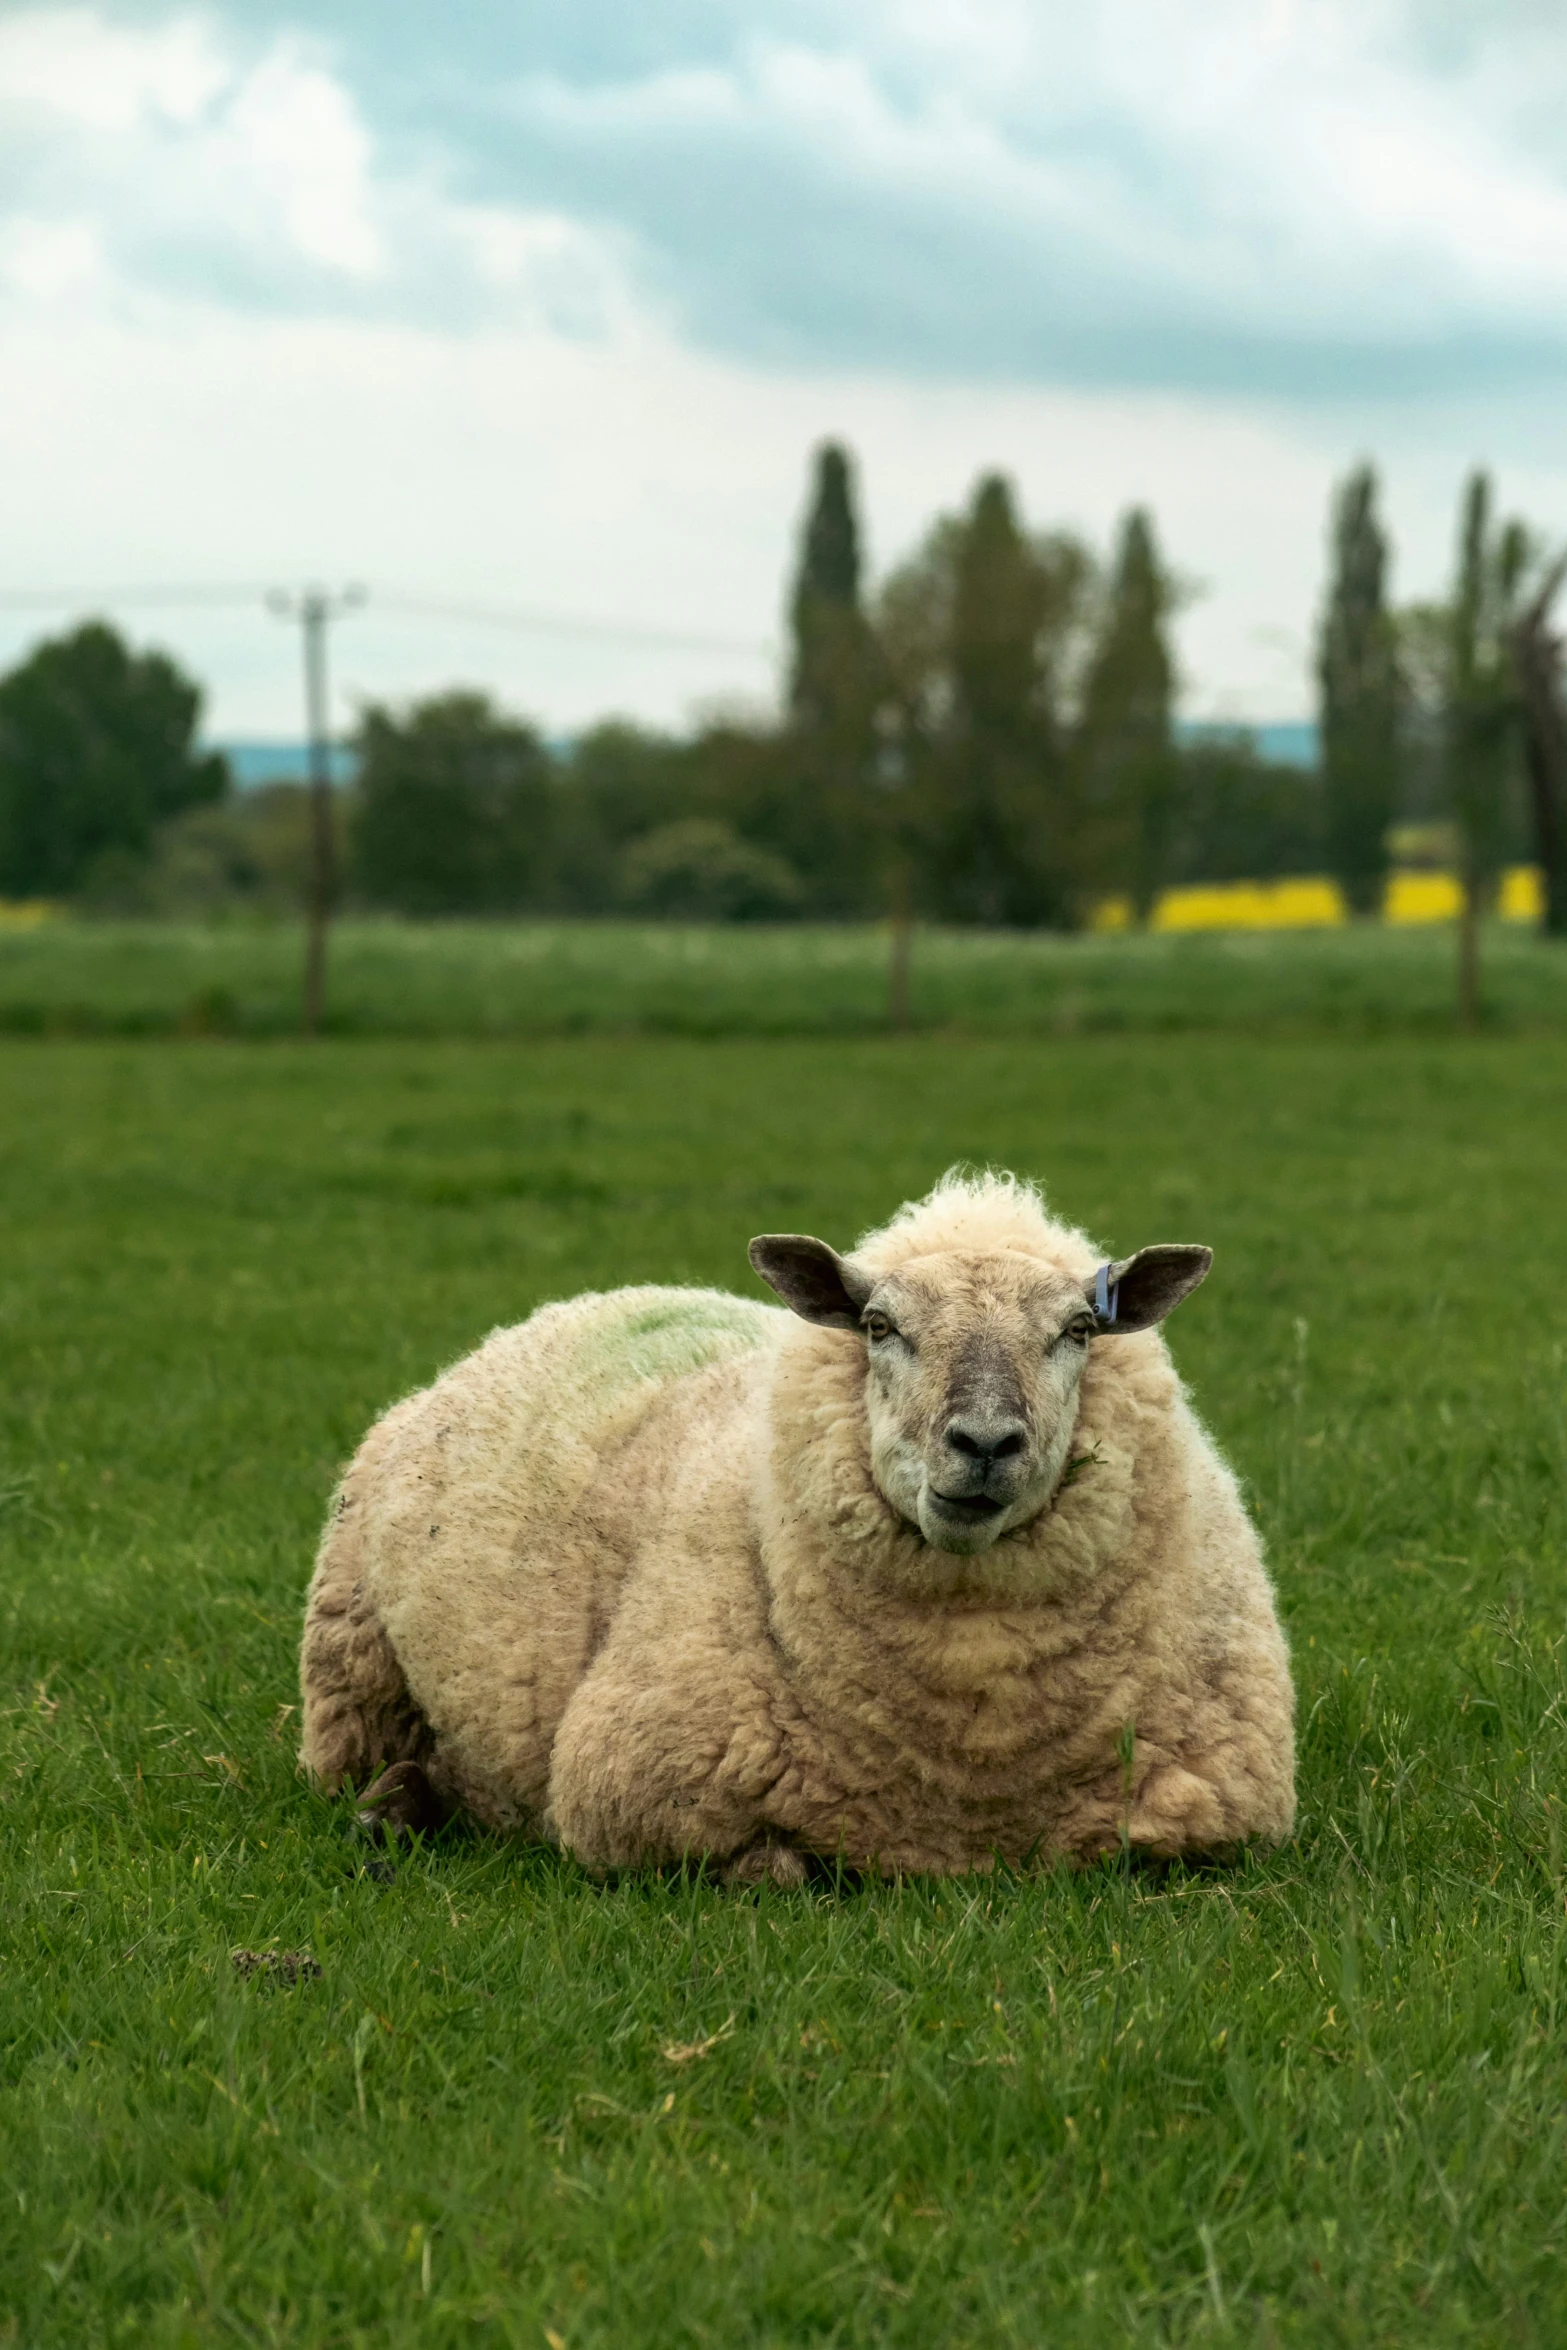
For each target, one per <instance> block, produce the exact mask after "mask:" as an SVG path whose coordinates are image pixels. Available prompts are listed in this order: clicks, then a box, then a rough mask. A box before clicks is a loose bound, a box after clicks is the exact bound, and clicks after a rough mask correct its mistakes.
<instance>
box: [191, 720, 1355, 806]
mask: <svg viewBox="0 0 1567 2350" xmlns="http://www.w3.org/2000/svg"><path fill="white" fill-rule="evenodd" d="M1176 733H1177V734H1178V735H1179V736H1180V738H1181V740H1182V741H1183V742H1189V743H1194V742H1204V741H1214V740H1218V741H1224V740H1226V739H1233V738H1234V737H1235V736H1236V735H1240V736H1242V737H1243V738H1244V739H1245V740H1247V741H1249V742H1252V743H1254V744H1255V745H1256V748H1257V754H1258V756H1259V758H1263V759H1271V760H1273V761H1274V762H1275V763H1276V764H1277V765H1278V766H1280V767H1315V766H1316V764H1317V730H1316V727H1315V726H1314V725H1313V724H1312V722H1311V720H1310V719H1309V718H1281V719H1276V720H1273V721H1271V722H1269V723H1267V724H1264V725H1261V726H1224V725H1216V724H1215V723H1214V722H1213V720H1211V719H1201V720H1195V719H1182V720H1180V721H1179V722H1178V724H1177V726H1176ZM550 747H551V749H552V750H555V751H557V752H564V751H567V750H569V749H570V747H571V744H570V738H569V737H568V738H564V739H562V740H561V741H559V742H555V743H552V744H551V746H550ZM207 748H209V749H211V750H215V751H221V752H222V753H223V755H224V757H225V758H226V759H227V760H228V763H229V767H230V769H231V770H232V772H233V776H234V781H235V783H236V784H237V785H238V787H239V789H240V790H241V791H253V790H254V789H255V788H256V786H257V785H258V784H262V783H308V781H309V780H310V767H309V754H308V753H307V751H306V749H305V746H304V744H303V743H257V742H232V743H211V744H209V745H208V746H207ZM356 765H357V762H356V757H355V753H354V751H353V749H352V748H351V746H350V745H349V744H347V743H334V744H333V746H332V780H333V782H334V783H352V782H353V780H354V774H355V771H356Z"/></svg>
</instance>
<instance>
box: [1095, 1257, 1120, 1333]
mask: <svg viewBox="0 0 1567 2350" xmlns="http://www.w3.org/2000/svg"><path fill="white" fill-rule="evenodd" d="M1120 1310H1121V1284H1120V1282H1119V1281H1112V1280H1111V1278H1110V1268H1109V1266H1108V1265H1101V1266H1100V1268H1099V1270H1098V1272H1097V1273H1096V1274H1095V1275H1094V1312H1095V1313H1096V1314H1097V1315H1098V1317H1099V1320H1100V1323H1101V1324H1102V1326H1103V1327H1104V1328H1105V1329H1106V1330H1108V1329H1111V1328H1112V1327H1113V1326H1114V1323H1115V1318H1116V1315H1117V1314H1118V1313H1119V1312H1120Z"/></svg>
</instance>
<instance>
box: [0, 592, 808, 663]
mask: <svg viewBox="0 0 1567 2350" xmlns="http://www.w3.org/2000/svg"><path fill="white" fill-rule="evenodd" d="M268 593H269V591H268V589H267V587H266V586H265V585H264V584H262V583H261V582H257V583H255V584H254V585H251V584H248V583H241V582H228V581H223V582H218V581H173V582H170V583H168V584H167V585H161V584H156V583H151V582H135V583H132V584H130V585H127V586H122V587H106V586H99V587H82V586H73V587H57V588H3V589H0V611H6V612H22V611H57V610H61V609H66V610H76V609H79V608H81V607H83V606H88V605H98V606H102V607H108V608H112V607H113V606H115V605H136V604H146V605H156V604H163V605H168V606H175V605H182V604H183V605H187V606H198V605H205V606H218V605H234V606H238V605H242V604H263V603H265V601H266V599H267V596H268ZM375 602H376V607H377V609H378V610H380V611H385V612H389V613H393V614H401V615H402V616H404V617H406V618H411V619H428V620H455V621H458V622H462V623H465V624H467V625H470V626H474V627H479V628H501V629H508V630H512V631H515V632H516V633H518V634H521V635H530V636H540V635H542V636H565V637H577V638H581V639H584V640H586V641H589V642H596V643H600V644H624V645H643V646H647V647H648V648H649V649H651V650H654V651H663V652H683V653H741V654H745V655H746V656H748V657H749V658H750V659H752V660H772V659H773V658H774V657H775V655H776V652H777V647H776V645H773V644H769V643H767V642H766V641H765V640H763V639H761V638H759V637H738V636H727V635H721V634H718V633H716V632H713V631H709V630H703V629H684V628H664V627H661V626H659V625H658V624H656V623H652V622H648V621H642V620H595V619H592V618H590V617H589V616H588V615H586V614H584V613H580V612H549V611H542V610H537V609H533V608H527V609H520V608H514V607H510V606H506V605H499V604H483V603H469V602H466V601H463V600H459V599H456V598H450V597H445V596H426V595H420V594H418V593H417V592H416V591H413V590H409V589H405V588H378V589H376V591H375Z"/></svg>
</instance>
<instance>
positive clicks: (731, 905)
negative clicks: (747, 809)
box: [620, 816, 800, 922]
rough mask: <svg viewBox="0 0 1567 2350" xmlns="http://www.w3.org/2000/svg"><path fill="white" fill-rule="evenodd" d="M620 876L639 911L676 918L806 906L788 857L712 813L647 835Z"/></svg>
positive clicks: (778, 912)
mask: <svg viewBox="0 0 1567 2350" xmlns="http://www.w3.org/2000/svg"><path fill="white" fill-rule="evenodd" d="M620 881H621V897H622V900H623V902H624V904H625V905H626V906H627V907H629V908H630V909H631V910H632V911H633V912H634V913H641V914H652V915H655V916H658V917H661V918H664V919H668V920H672V921H684V922H776V921H779V920H782V919H784V918H785V917H787V916H789V915H791V914H795V913H797V912H798V911H799V906H800V884H799V882H798V880H797V879H796V877H795V875H794V873H793V872H792V871H791V869H790V868H789V866H788V865H786V864H785V863H784V861H783V859H782V858H781V857H777V856H774V855H773V853H772V851H771V850H770V849H759V848H757V847H755V846H754V845H753V844H752V843H751V842H750V841H745V840H741V839H740V837H739V835H738V834H737V833H736V832H735V830H734V827H733V826H732V825H729V824H724V823H721V822H719V821H717V820H716V819H715V818H713V817H710V816H686V817H682V818H681V820H680V821H679V822H678V823H676V824H661V825H659V826H658V827H657V829H656V830H654V831H652V832H648V833H644V834H643V836H642V838H641V839H640V840H637V841H633V842H632V844H631V846H630V848H628V849H627V850H626V852H625V855H624V857H623V858H622V859H621V866H620Z"/></svg>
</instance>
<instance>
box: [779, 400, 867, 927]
mask: <svg viewBox="0 0 1567 2350" xmlns="http://www.w3.org/2000/svg"><path fill="white" fill-rule="evenodd" d="M860 582H861V554H860V531H859V520H858V516H857V514H856V511H855V495H854V471H853V466H852V463H851V461H850V458H849V455H848V452H847V451H846V450H845V449H843V448H842V447H840V445H839V444H838V443H837V442H836V441H827V442H825V443H824V444H823V445H822V447H821V448H819V449H818V450H817V452H816V458H815V465H814V471H813V477H812V485H811V497H810V503H809V506H808V508H807V512H806V518H805V527H804V530H803V532H802V534H801V540H800V559H799V567H798V569H797V571H796V574H795V581H794V590H793V594H792V596H791V598H790V606H789V617H790V629H791V636H792V658H791V662H790V669H789V680H788V726H787V728H786V731H785V737H784V741H783V744H782V746H781V749H782V756H783V761H784V767H785V770H786V775H787V788H788V797H789V799H790V802H791V806H790V809H789V811H788V820H787V821H785V822H784V823H783V824H782V826H781V837H780V840H779V843H778V845H779V846H781V847H783V848H784V849H785V851H786V853H787V854H788V855H789V857H790V859H791V861H792V862H793V863H794V864H795V865H796V866H797V868H798V869H799V871H800V872H801V873H802V874H804V875H805V876H806V877H807V878H808V880H809V881H810V882H811V884H812V886H813V889H814V892H815V894H816V895H817V897H818V898H819V900H820V901H821V902H823V903H824V904H825V905H826V906H828V907H832V908H834V909H836V910H837V911H840V912H844V913H849V912H857V911H863V910H864V909H865V908H866V907H868V906H870V905H874V904H875V903H877V902H878V899H879V896H880V894H881V892H882V890H883V889H884V887H885V875H884V874H883V872H882V870H881V868H882V866H883V865H884V864H885V861H886V850H885V843H884V841H883V840H882V838H881V834H882V832H883V831H884V830H885V826H884V825H883V824H882V823H881V813H882V812H881V810H880V809H879V807H878V805H877V801H876V795H875V769H876V754H877V737H876V712H877V705H878V702H879V699H880V697H881V663H880V658H879V655H878V651H877V645H876V639H875V636H874V634H873V632H872V629H871V626H870V623H869V621H868V620H867V619H866V616H865V611H864V607H863V605H862V602H861V594H860Z"/></svg>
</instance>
